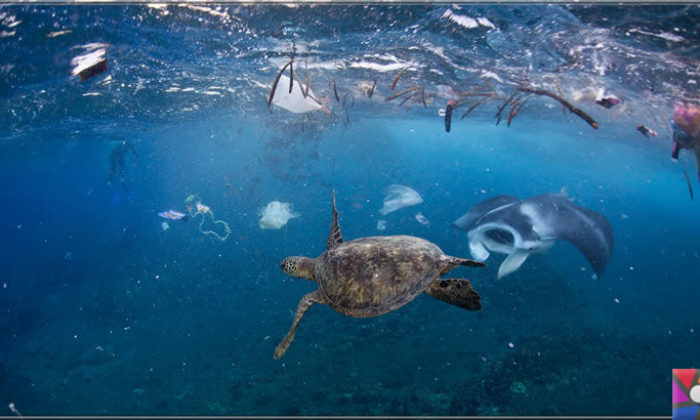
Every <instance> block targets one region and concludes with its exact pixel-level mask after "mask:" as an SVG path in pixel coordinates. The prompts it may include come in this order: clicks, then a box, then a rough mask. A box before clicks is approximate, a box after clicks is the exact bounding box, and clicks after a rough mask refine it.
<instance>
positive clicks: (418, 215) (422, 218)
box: [416, 212, 430, 227]
mask: <svg viewBox="0 0 700 420" xmlns="http://www.w3.org/2000/svg"><path fill="white" fill-rule="evenodd" d="M416 221H417V222H418V223H420V224H421V225H423V226H428V227H430V220H428V218H427V217H425V216H423V213H421V212H418V213H416Z"/></svg>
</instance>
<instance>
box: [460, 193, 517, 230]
mask: <svg viewBox="0 0 700 420" xmlns="http://www.w3.org/2000/svg"><path fill="white" fill-rule="evenodd" d="M519 201H520V199H519V198H518V197H513V196H512V195H497V196H495V197H493V198H489V199H488V200H484V201H481V202H479V203H477V204H475V205H474V206H473V207H472V208H470V209H469V211H468V212H466V213H464V215H462V217H460V218H459V219H457V220H455V222H454V225H455V226H457V227H458V228H460V229H462V230H466V231H469V229H471V228H473V227H474V226H475V225H476V224H477V223H478V222H479V219H481V218H482V217H483V216H484V215H486V214H487V213H489V212H492V211H494V210H497V209H499V208H501V207H504V206H508V205H511V204H514V203H517V202H519Z"/></svg>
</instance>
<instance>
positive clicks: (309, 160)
mask: <svg viewBox="0 0 700 420" xmlns="http://www.w3.org/2000/svg"><path fill="white" fill-rule="evenodd" d="M698 22H700V8H698V7H697V6H682V5H674V6H658V5H643V6H631V5H630V6H567V5H534V6H524V5H498V6H495V5H494V6H489V5H431V6H426V5H424V6H420V5H412V6H410V5H392V6H384V5H345V6H339V5H336V6H320V5H317V6H299V5H295V4H290V5H237V4H224V5H215V4H169V5H164V4H134V5H111V6H109V5H107V6H97V5H84V6H75V5H4V6H0V55H1V56H2V61H1V62H0V102H1V104H2V106H1V108H0V109H1V110H2V112H1V113H0V191H2V207H1V208H2V218H1V219H0V220H1V221H0V237H1V238H2V239H3V240H2V245H1V249H2V252H1V253H0V272H2V274H0V276H1V279H0V283H2V284H1V287H2V288H0V310H1V311H2V316H0V350H1V351H0V403H1V404H0V415H11V414H13V413H12V411H11V410H10V404H12V407H13V408H14V409H15V410H18V411H19V412H21V413H22V414H23V415H127V414H138V415H156V414H164V415H330V414H337V415H669V414H670V411H671V398H670V397H671V395H670V394H671V393H670V388H671V384H670V382H671V379H670V378H671V369H673V368H689V367H694V366H697V363H698V360H699V359H698V357H699V354H700V353H698V351H699V350H700V322H699V321H698V317H697V305H698V296H700V283H699V282H698V279H700V242H698V237H700V235H699V234H700V224H699V223H698V214H699V213H698V212H699V211H700V209H699V207H698V206H699V205H700V204H699V203H698V201H697V200H692V199H691V197H690V194H689V186H688V184H687V183H686V180H685V176H684V174H683V172H684V171H686V172H687V174H688V175H689V179H690V185H692V188H694V189H695V190H696V191H700V188H698V187H699V184H698V179H697V168H696V166H695V164H696V162H695V158H694V156H693V155H692V153H691V152H689V151H687V150H684V151H682V152H681V154H680V159H679V160H678V161H677V162H676V161H673V160H672V159H671V158H670V153H671V141H672V140H671V138H672V132H671V129H670V127H669V125H668V122H667V121H668V118H670V117H671V115H672V113H673V106H674V104H675V103H685V104H697V102H698V95H697V77H698V63H699V61H698V59H699V58H700V51H699V50H698V45H700V44H698V34H699V33H700V31H699V29H700V28H699V27H698ZM97 49H104V50H105V51H104V57H105V58H107V60H108V69H107V70H106V71H105V72H103V73H100V74H98V75H96V76H94V77H92V78H90V79H88V80H86V81H81V80H80V78H79V77H77V76H74V75H71V69H72V68H74V66H73V65H72V64H71V60H73V59H74V58H75V57H78V56H80V55H83V54H85V53H86V52H89V51H95V50H97ZM292 52H294V56H295V69H296V71H297V72H298V73H297V74H298V75H299V76H300V79H301V80H302V81H304V82H305V80H306V74H307V68H308V73H309V75H310V78H309V80H310V86H311V88H312V90H313V93H314V94H315V95H316V96H317V97H318V98H320V99H321V100H322V102H323V103H324V104H325V106H326V107H328V108H329V110H330V111H331V114H325V113H323V112H320V111H315V112H312V113H309V114H303V115H302V114H293V113H291V112H289V111H287V110H285V109H283V108H281V107H278V106H276V105H272V107H271V111H268V109H267V106H266V100H267V99H268V95H269V93H270V88H271V85H272V84H273V81H274V79H275V77H276V76H277V74H278V72H279V70H280V69H281V68H282V66H284V65H285V64H286V63H287V61H288V60H289V55H290V54H292ZM403 69H407V70H405V71H404V72H403V73H402V74H401V76H400V77H399V78H398V79H397V78H396V77H397V75H398V74H399V72H401V71H402V70H403ZM394 81H396V87H395V90H393V91H392V89H391V85H392V82H394ZM374 82H376V85H375V88H374V91H373V94H372V96H371V97H370V96H369V94H368V92H369V89H370V87H371V86H372V85H373V84H374ZM334 84H335V91H337V92H338V100H336V98H335V96H336V95H335V92H334ZM523 84H525V85H531V86H538V87H541V88H543V89H547V90H549V91H551V92H555V93H557V92H561V93H560V94H561V95H562V96H563V97H565V98H567V99H568V100H570V101H571V102H572V103H573V104H575V105H576V106H577V107H579V108H581V109H583V110H584V111H585V112H587V113H588V114H590V116H591V117H592V118H594V119H595V120H596V121H597V122H598V123H599V125H600V127H599V128H598V129H593V128H592V127H591V126H589V125H588V124H586V122H585V121H583V120H582V119H580V118H578V117H577V116H576V115H574V114H572V113H564V112H562V107H561V106H560V104H559V103H557V102H556V101H554V100H552V99H551V98H546V97H533V98H532V99H530V100H528V102H527V103H526V104H525V105H524V106H523V108H522V109H521V111H520V112H519V113H518V115H517V117H515V118H513V120H512V121H511V124H510V125H509V126H508V125H507V124H506V121H505V118H504V120H503V121H501V123H500V124H498V125H496V120H495V118H494V115H495V114H496V112H497V110H498V107H499V106H500V104H501V103H502V102H503V101H502V100H500V101H491V102H486V103H484V104H483V105H481V106H479V107H478V108H476V109H475V110H474V111H473V112H472V113H470V114H469V115H468V116H467V117H465V118H463V119H462V118H460V116H461V114H462V113H463V112H464V111H465V110H466V107H464V108H459V109H457V110H455V112H454V115H453V121H452V127H451V130H450V132H449V133H448V132H446V131H445V128H444V119H443V117H442V116H441V114H440V111H442V110H444V108H445V105H446V104H447V102H448V101H449V100H451V99H455V98H456V97H457V93H458V92H470V91H471V92H474V91H478V90H479V89H481V87H484V88H483V89H490V90H492V91H494V92H498V95H501V96H505V97H507V96H509V95H510V93H511V92H512V91H513V89H514V88H515V87H516V86H518V85H523ZM411 87H419V89H420V88H421V87H422V89H423V92H424V94H423V95H424V97H426V98H427V99H426V104H425V105H426V106H423V104H422V103H421V102H422V98H420V99H421V101H418V99H419V97H418V96H416V97H414V98H413V100H411V98H409V100H407V101H406V102H404V103H403V105H401V100H403V99H405V98H406V96H402V97H399V98H397V99H394V100H388V101H387V100H386V99H387V98H389V97H390V95H392V94H393V93H398V92H400V91H401V90H404V89H408V88H411ZM283 88H286V86H284V87H283ZM419 91H420V90H417V91H416V92H419ZM482 91H483V90H482ZM601 93H602V94H613V95H615V96H616V97H618V98H619V99H620V103H619V104H617V105H615V106H614V107H612V108H610V109H606V108H604V107H602V106H600V105H598V104H596V103H595V99H596V97H599V96H600V95H601ZM407 95H408V94H407ZM407 108H408V109H407ZM506 112H508V110H506ZM640 124H644V125H646V126H647V127H649V128H652V129H653V130H655V131H656V132H658V136H656V137H654V136H651V137H649V138H647V137H644V136H643V135H642V134H640V133H639V132H638V131H636V127H637V126H638V125H640ZM124 140H128V141H130V142H131V144H133V145H134V149H135V150H136V153H135V154H133V153H127V154H126V155H125V156H124V164H125V167H124V173H123V181H122V180H119V179H118V178H120V175H118V176H117V177H116V178H114V179H113V180H112V181H113V182H112V183H111V185H108V184H107V181H108V173H109V171H110V153H111V152H112V150H114V149H115V147H117V146H118V144H119V143H120V142H121V141H124ZM391 184H401V185H406V186H409V187H410V188H412V189H414V190H415V191H417V192H418V193H419V194H420V195H421V197H422V199H423V202H422V203H420V204H418V205H416V206H412V207H407V208H403V209H400V210H397V211H395V212H393V213H390V214H387V215H385V216H382V215H381V214H380V213H379V209H380V208H381V207H382V201H383V199H384V193H383V191H384V189H385V188H386V187H387V186H388V185H391ZM564 187H566V189H567V190H568V194H569V196H570V197H571V198H572V199H573V200H574V202H575V203H576V204H577V205H580V206H583V207H586V208H588V209H591V210H593V211H596V212H598V213H600V214H602V215H604V216H605V217H606V218H607V219H608V220H609V221H610V223H611V225H612V228H613V231H614V235H615V246H614V252H613V255H612V257H611V259H610V261H609V263H608V266H607V269H606V270H605V272H604V273H603V274H602V275H601V276H593V275H592V274H593V272H592V269H591V267H590V265H589V264H588V263H587V261H586V260H585V258H584V257H583V255H582V254H581V253H579V251H578V250H577V249H576V248H575V247H573V246H572V245H571V244H569V243H567V242H564V241H559V242H557V243H556V244H555V245H554V246H553V247H552V248H551V249H550V250H549V251H548V252H546V253H537V254H534V255H532V256H531V257H529V259H528V260H527V261H526V262H525V263H524V264H523V266H522V267H521V268H520V269H519V270H517V271H516V272H515V273H513V274H511V275H509V276H506V277H504V278H501V279H497V271H498V267H499V265H500V263H501V262H502V261H503V259H504V256H503V255H500V254H495V253H493V254H492V255H491V256H490V257H489V259H488V260H487V267H486V268H463V267H460V268H457V269H455V270H453V271H452V272H451V273H450V276H453V277H463V278H469V279H470V280H471V282H472V285H473V287H474V289H475V290H477V291H478V292H479V294H480V295H481V298H482V302H483V309H482V310H481V311H478V312H468V311H464V310H462V309H459V308H457V307H453V306H450V305H446V304H444V303H442V302H440V301H438V300H435V299H432V298H430V297H428V296H425V295H420V296H418V297H417V298H416V299H415V300H414V301H413V302H411V303H410V304H408V305H406V306H404V307H402V308H400V309H398V310H396V311H394V312H390V313H388V314H386V315H383V316H381V317H377V318H366V319H355V318H350V317H346V316H343V315H341V314H339V313H337V312H334V311H333V310H331V309H330V308H329V307H327V306H324V305H315V306H312V307H311V309H310V310H309V311H308V312H307V314H306V316H305V317H304V320H303V321H302V323H301V325H300V327H299V330H298V332H297V336H296V339H295V340H294V342H293V343H292V345H291V346H290V348H289V350H288V352H287V353H286V354H285V355H284V356H283V357H282V358H281V359H279V360H273V357H272V355H273V351H274V348H275V346H276V345H277V343H279V341H280V340H281V339H282V337H284V335H285V334H286V332H287V331H288V329H289V327H290V325H291V322H292V319H293V314H294V311H295V309H296V306H297V303H298V302H299V299H300V298H301V297H302V296H303V295H305V294H306V293H308V292H311V291H313V290H314V289H315V288H316V285H315V284H314V283H312V282H309V281H306V280H303V279H296V278H292V277H289V276H287V275H285V274H284V273H282V272H281V270H280V266H279V263H280V261H281V260H282V259H283V258H285V257H286V256H289V255H306V256H311V257H314V256H317V255H319V254H321V252H323V251H324V249H325V248H324V247H325V243H326V239H327V236H328V230H329V226H330V217H331V207H330V205H331V204H330V203H331V193H332V191H333V190H334V191H335V192H336V194H337V207H338V211H339V213H340V224H341V229H342V233H343V237H344V238H345V240H346V241H347V240H351V239H354V238H360V237H365V236H372V235H397V234H406V235H415V236H419V237H422V238H425V239H428V240H430V241H432V242H434V243H435V244H437V245H438V246H439V247H440V248H441V249H442V250H444V251H445V253H447V254H450V255H455V256H461V257H470V248H469V244H468V241H467V235H466V233H465V232H463V231H460V230H458V229H456V228H455V227H454V226H453V225H452V223H453V222H454V221H455V220H456V219H457V218H458V217H460V216H461V215H463V214H464V213H465V212H467V211H468V210H469V208H470V207H471V206H473V205H475V204H477V203H478V202H480V201H482V200H484V199H487V198H490V197H493V196H496V195H499V194H510V195H515V196H517V197H520V198H526V197H530V196H534V195H538V194H547V193H558V192H560V190H561V189H562V188H564ZM192 194H196V196H197V197H198V199H199V200H200V202H201V203H202V204H205V205H206V206H208V207H209V208H210V209H211V211H212V212H213V214H214V216H215V218H216V219H220V220H223V221H225V222H226V223H227V224H228V225H229V226H230V229H231V234H230V236H229V237H228V238H227V239H226V240H225V241H220V240H218V239H216V238H215V237H214V236H212V235H205V234H203V233H202V232H201V230H200V228H199V227H200V221H201V216H196V217H190V218H189V220H187V221H167V223H168V226H169V228H168V229H165V230H164V228H163V225H162V223H163V222H165V221H166V220H165V219H163V218H160V217H158V213H159V212H162V211H165V210H168V209H173V210H177V211H181V212H187V203H186V199H187V198H188V196H190V195H192ZM273 200H278V201H281V202H288V203H291V204H292V209H293V211H294V212H296V213H298V214H299V217H296V218H292V219H290V220H289V221H288V223H287V224H286V225H285V226H283V227H282V228H280V229H265V230H263V229H261V227H260V225H259V219H260V218H261V211H262V209H263V208H264V207H265V205H266V204H267V203H269V202H271V201H273ZM418 212H420V213H422V214H423V215H424V216H425V217H426V218H427V219H428V220H429V221H430V225H429V226H428V225H423V224H421V223H418V221H417V220H416V219H415V215H416V213H418ZM380 220H383V221H385V223H386V230H384V231H380V230H378V228H377V226H378V222H379V221H380ZM202 226H203V228H205V229H203V230H206V228H208V229H217V233H219V234H222V235H223V230H222V229H221V228H222V225H221V224H218V225H212V224H211V219H207V220H206V221H205V222H204V225H202Z"/></svg>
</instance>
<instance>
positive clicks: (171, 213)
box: [158, 210, 187, 220]
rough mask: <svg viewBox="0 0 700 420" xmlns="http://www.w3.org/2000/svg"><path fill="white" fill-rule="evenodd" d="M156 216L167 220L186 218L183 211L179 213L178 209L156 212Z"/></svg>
mask: <svg viewBox="0 0 700 420" xmlns="http://www.w3.org/2000/svg"><path fill="white" fill-rule="evenodd" d="M158 216H160V217H162V218H164V219H169V220H181V219H186V218H187V215H186V214H185V213H180V212H179V211H175V210H168V211H162V212H160V213H158Z"/></svg>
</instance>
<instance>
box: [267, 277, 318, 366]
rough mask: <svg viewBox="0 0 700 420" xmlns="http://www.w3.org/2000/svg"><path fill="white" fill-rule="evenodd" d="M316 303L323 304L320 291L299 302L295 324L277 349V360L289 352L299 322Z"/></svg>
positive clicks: (307, 295) (305, 296) (315, 291)
mask: <svg viewBox="0 0 700 420" xmlns="http://www.w3.org/2000/svg"><path fill="white" fill-rule="evenodd" d="M314 303H321V299H320V295H319V293H318V290H314V291H313V292H311V293H308V294H306V295H304V297H303V298H301V300H300V301H299V306H297V312H296V314H294V322H293V323H292V328H290V329H289V332H288V333H287V335H285V336H284V339H282V341H281V342H280V343H279V344H278V345H277V347H276V348H275V355H274V357H275V360H277V359H279V358H280V357H282V355H283V354H284V353H285V352H286V351H287V349H288V348H289V345H290V344H291V343H292V340H294V334H296V332H297V327H298V326H299V321H301V318H302V317H303V316H304V314H305V313H306V310H307V309H309V307H310V306H311V305H313V304H314Z"/></svg>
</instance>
